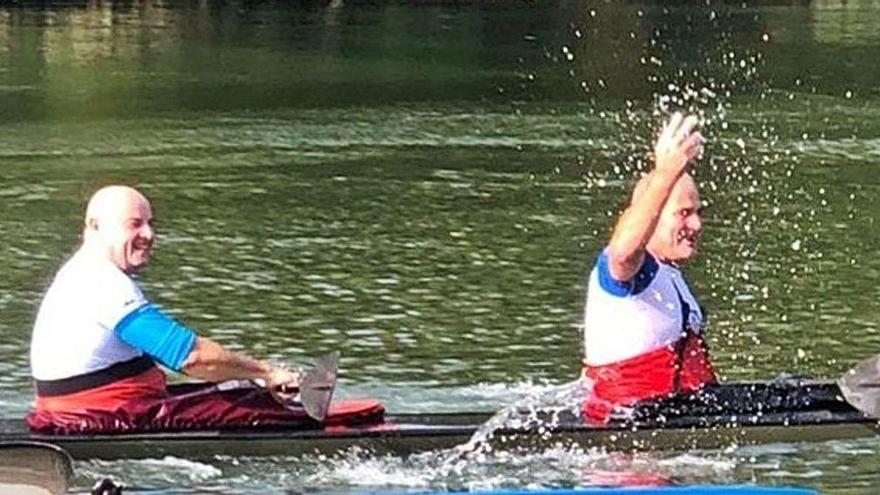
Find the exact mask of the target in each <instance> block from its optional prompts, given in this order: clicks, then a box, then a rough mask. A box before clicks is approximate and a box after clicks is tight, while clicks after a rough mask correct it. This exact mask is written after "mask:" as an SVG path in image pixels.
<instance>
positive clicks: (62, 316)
mask: <svg viewBox="0 0 880 495" xmlns="http://www.w3.org/2000/svg"><path fill="white" fill-rule="evenodd" d="M154 242H155V233H154V230H153V214H152V210H151V208H150V203H149V201H148V200H147V198H146V197H144V195H143V194H141V193H140V192H138V191H136V190H135V189H132V188H130V187H125V186H108V187H105V188H103V189H101V190H99V191H97V192H96V193H95V194H94V195H93V196H92V198H91V200H90V201H89V204H88V207H87V209H86V215H85V226H84V230H83V242H82V246H81V247H80V248H79V249H78V250H77V251H76V253H75V254H74V255H73V256H72V257H71V258H70V259H69V260H68V261H67V262H66V263H65V264H64V266H63V267H62V268H61V269H60V270H59V271H58V273H57V275H56V276H55V279H54V281H53V282H52V285H51V286H50V287H49V289H48V291H47V292H46V294H45V297H44V299H43V301H42V304H41V305H40V309H39V313H38V315H37V320H36V323H35V325H34V331H33V337H32V342H31V369H32V374H33V377H34V379H35V381H36V394H37V396H36V401H35V404H34V406H35V407H34V411H33V412H32V413H31V414H30V415H28V418H27V420H28V423H29V425H30V426H31V428H32V429H33V430H35V431H40V432H51V433H71V432H98V431H141V430H154V429H175V428H188V427H194V428H199V427H221V426H228V427H237V426H258V425H268V424H276V423H283V422H285V421H288V422H289V421H293V420H298V421H302V420H303V417H302V415H296V414H293V413H292V412H290V411H288V410H286V409H285V408H283V407H281V406H280V405H278V404H275V403H273V401H272V400H271V398H268V397H267V394H266V393H265V390H264V389H261V390H259V391H258V392H259V393H258V394H256V395H255V394H254V389H250V390H248V391H247V392H230V391H229V390H226V391H216V390H215V389H214V388H210V389H209V388H206V387H202V388H201V389H198V388H193V387H189V388H187V389H186V391H187V392H188V393H186V394H178V395H175V394H173V393H170V392H169V389H168V388H167V387H166V381H165V374H164V372H163V371H162V370H160V369H159V368H158V367H157V366H156V364H155V362H159V363H161V364H162V365H164V366H165V367H167V368H169V369H171V370H174V371H179V372H183V373H185V374H187V375H189V376H191V377H194V378H198V379H201V380H205V381H210V382H214V381H223V380H234V379H241V380H258V381H262V382H264V383H265V385H266V387H269V388H271V387H276V386H280V385H282V384H283V385H289V386H296V385H297V380H298V376H297V375H296V374H295V373H292V372H290V371H288V370H286V369H283V368H279V367H276V366H273V365H270V364H269V363H266V362H263V361H259V360H256V359H252V358H249V357H247V356H244V355H242V354H238V353H235V352H232V351H229V350H228V349H226V348H225V347H223V346H222V345H220V344H219V343H217V342H215V341H213V340H211V339H209V338H205V337H200V336H198V335H196V334H195V333H194V332H193V331H192V330H190V329H189V328H187V327H185V326H184V325H182V324H181V323H179V322H177V321H175V320H173V319H172V318H169V317H168V316H167V315H166V314H164V313H163V312H162V311H161V310H160V309H159V308H158V307H157V306H155V305H153V304H151V303H149V301H148V300H147V298H146V297H145V296H144V294H143V293H142V292H141V289H140V288H139V287H138V284H137V283H136V282H135V281H134V280H133V279H132V278H131V277H132V275H133V274H134V273H135V272H136V271H137V270H139V269H141V268H143V267H144V266H146V264H147V263H148V262H149V260H150V253H151V251H152V248H153V245H154ZM242 393H244V394H245V395H247V394H250V395H248V396H247V397H245V396H244V395H242Z"/></svg>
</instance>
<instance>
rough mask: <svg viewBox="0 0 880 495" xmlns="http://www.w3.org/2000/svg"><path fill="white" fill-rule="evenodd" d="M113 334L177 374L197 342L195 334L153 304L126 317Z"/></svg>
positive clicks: (140, 308) (142, 307)
mask: <svg viewBox="0 0 880 495" xmlns="http://www.w3.org/2000/svg"><path fill="white" fill-rule="evenodd" d="M113 330H114V332H115V333H116V336H117V337H119V339H120V340H122V341H123V342H125V343H126V344H128V345H130V346H132V347H134V348H136V349H139V350H141V351H143V352H145V353H147V354H149V355H150V357H152V358H153V359H155V360H157V361H159V362H160V363H162V365H164V366H166V367H168V368H170V369H172V370H174V371H180V370H181V368H183V362H184V361H186V358H187V357H188V356H189V353H190V352H191V351H192V349H193V347H194V346H195V345H196V338H197V336H196V334H195V332H193V331H192V330H190V329H189V328H186V327H185V326H183V325H181V324H180V323H178V322H177V321H175V320H174V319H172V318H169V317H168V316H166V315H165V313H163V312H162V311H160V310H159V308H157V307H156V306H154V305H152V304H144V305H143V306H141V307H139V308H138V309H136V310H134V311H132V312H131V313H129V314H127V315H125V318H123V319H122V321H120V322H119V323H118V324H117V325H116V328H114V329H113Z"/></svg>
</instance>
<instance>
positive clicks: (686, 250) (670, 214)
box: [648, 175, 703, 263]
mask: <svg viewBox="0 0 880 495" xmlns="http://www.w3.org/2000/svg"><path fill="white" fill-rule="evenodd" d="M701 209H702V203H701V202H700V193H699V191H697V185H696V183H695V182H694V179H693V178H692V177H691V176H690V175H683V176H681V178H680V179H679V180H678V182H677V183H676V184H675V187H674V188H673V189H672V192H671V193H670V195H669V198H668V199H667V200H666V205H665V206H664V207H663V211H662V212H660V218H659V219H658V221H657V228H656V229H655V230H654V235H653V236H651V240H650V241H648V251H650V252H651V254H653V255H654V256H655V257H657V258H658V259H660V260H661V261H665V262H672V263H683V262H685V261H688V260H690V259H691V258H693V257H694V255H696V254H697V241H698V239H699V237H700V232H702V230H703V220H702V218H701V217H700V213H701Z"/></svg>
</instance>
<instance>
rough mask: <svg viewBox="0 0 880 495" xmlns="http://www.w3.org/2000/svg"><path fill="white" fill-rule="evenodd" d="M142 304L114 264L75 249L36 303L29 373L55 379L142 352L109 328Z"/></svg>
mask: <svg viewBox="0 0 880 495" xmlns="http://www.w3.org/2000/svg"><path fill="white" fill-rule="evenodd" d="M144 304H147V300H146V298H145V297H144V294H143V292H141V289H140V287H138V285H137V283H135V281H134V280H132V279H131V277H129V276H128V275H126V274H125V273H124V272H123V271H122V270H120V269H119V268H118V267H117V266H116V265H114V264H113V263H112V262H110V261H109V260H107V259H106V258H101V257H99V256H93V255H89V254H88V253H85V252H82V251H78V252H77V253H76V254H74V255H73V257H71V258H70V260H68V261H67V263H65V264H64V266H62V267H61V269H60V270H59V271H58V273H57V274H56V275H55V280H53V281H52V285H51V286H50V287H49V290H48V291H46V295H45V296H44V297H43V302H42V303H41V304H40V310H39V312H38V313H37V321H36V323H35V324H34V333H33V336H32V338H31V373H32V374H33V377H34V378H36V379H37V380H58V379H62V378H69V377H72V376H76V375H81V374H84V373H89V372H92V371H97V370H100V369H104V368H107V367H109V366H111V365H113V364H116V363H120V362H123V361H128V360H130V359H134V358H136V357H139V356H141V355H142V352H141V351H139V350H137V349H135V348H134V347H132V346H130V345H128V344H126V343H125V342H123V341H121V340H120V339H119V338H117V337H116V334H115V333H114V328H115V327H116V325H117V324H118V323H119V322H120V321H121V320H122V319H123V318H124V317H125V316H126V315H128V314H129V313H131V312H132V311H134V310H136V309H137V308H139V307H141V306H142V305H144Z"/></svg>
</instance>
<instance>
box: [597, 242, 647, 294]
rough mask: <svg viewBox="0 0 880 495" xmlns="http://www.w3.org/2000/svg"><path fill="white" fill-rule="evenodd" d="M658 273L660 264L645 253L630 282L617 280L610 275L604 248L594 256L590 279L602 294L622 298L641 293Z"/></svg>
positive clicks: (606, 247)
mask: <svg viewBox="0 0 880 495" xmlns="http://www.w3.org/2000/svg"><path fill="white" fill-rule="evenodd" d="M658 271H660V264H659V263H658V262H657V259H656V258H654V256H652V255H651V254H650V253H648V252H645V257H644V260H643V261H642V266H641V267H639V271H638V272H636V274H635V275H634V276H633V277H632V278H631V279H630V280H618V279H616V278H615V277H614V275H613V274H612V273H611V268H610V266H609V252H608V246H605V247H603V248H602V250H601V251H600V252H599V254H598V255H597V256H596V261H595V263H594V265H593V271H592V274H591V278H592V279H593V280H594V281H595V282H596V283H597V284H598V285H599V287H601V288H602V290H603V292H606V293H608V294H610V295H612V296H616V297H624V296H633V295H638V294H640V293H641V292H643V291H644V290H645V289H646V288H647V287H648V286H649V285H650V284H651V282H652V281H653V280H654V279H655V278H656V276H657V272H658Z"/></svg>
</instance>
